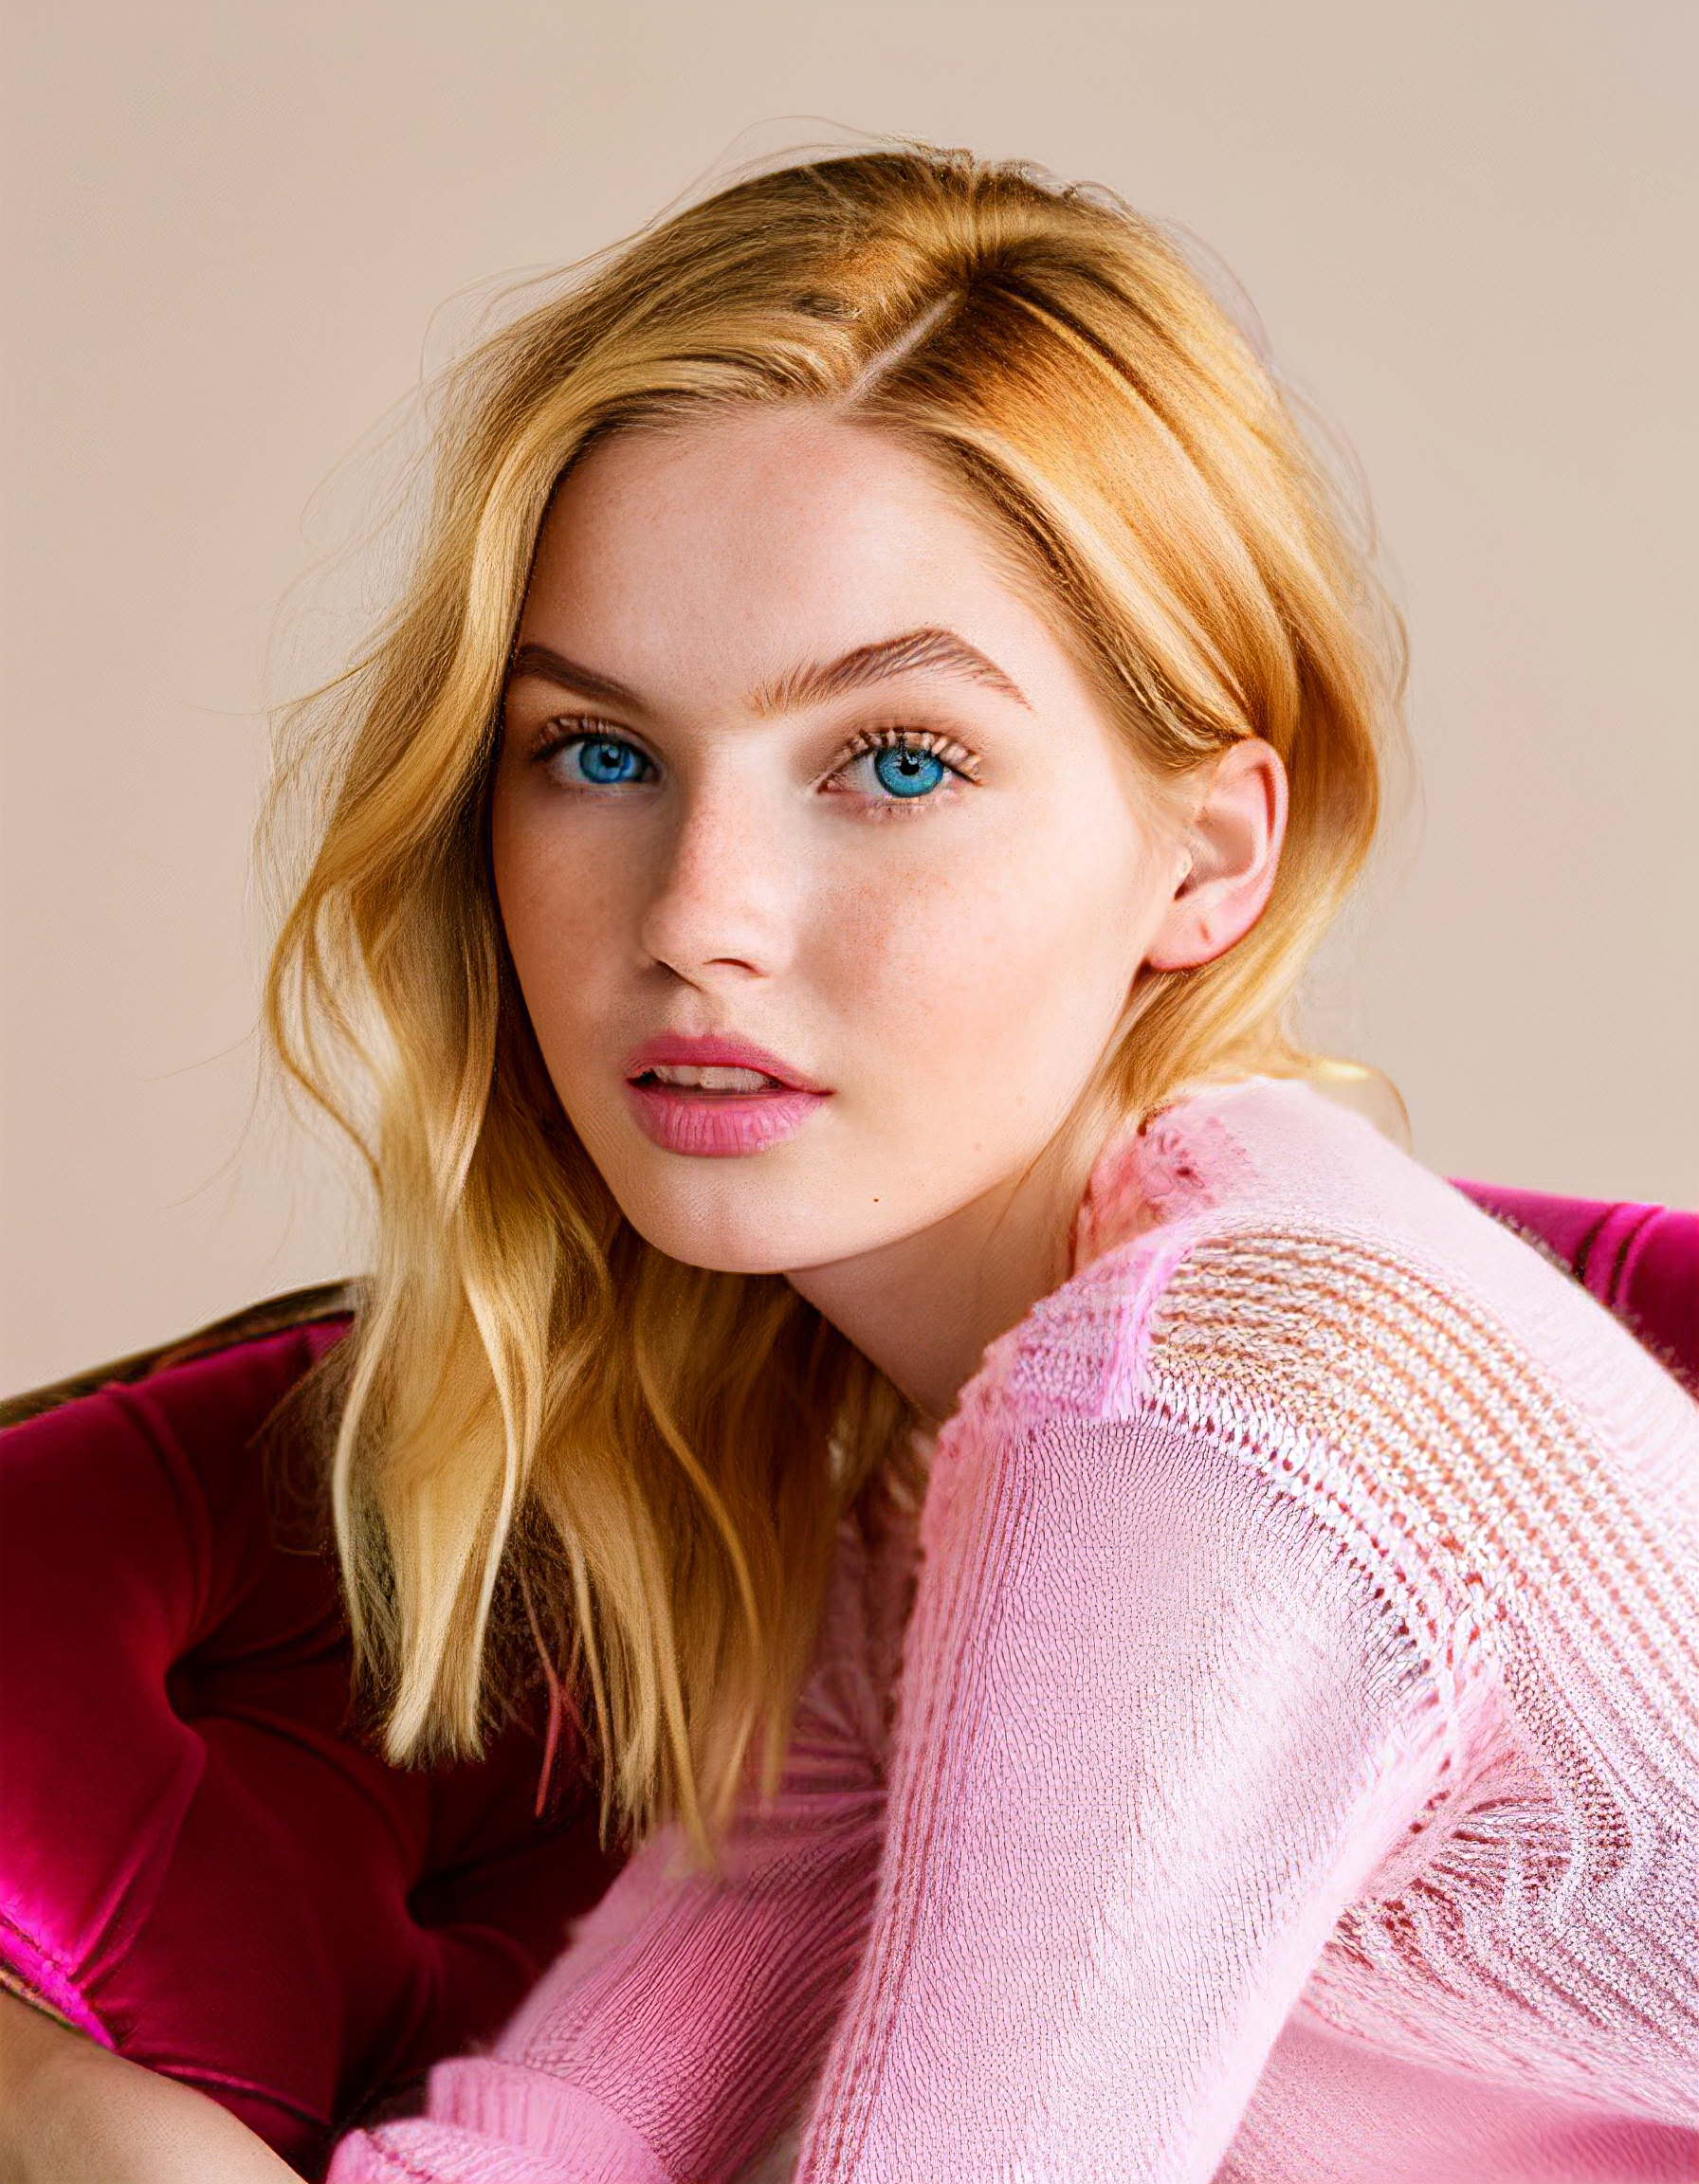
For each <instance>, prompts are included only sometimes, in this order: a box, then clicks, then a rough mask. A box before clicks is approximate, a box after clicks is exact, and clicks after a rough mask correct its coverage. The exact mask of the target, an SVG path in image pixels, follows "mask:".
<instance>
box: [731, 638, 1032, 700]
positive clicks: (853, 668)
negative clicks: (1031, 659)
mask: <svg viewBox="0 0 1699 2184" xmlns="http://www.w3.org/2000/svg"><path fill="white" fill-rule="evenodd" d="M926 669H932V670H935V671H940V672H942V673H943V674H946V675H956V676H959V677H960V678H961V679H962V680H964V681H966V682H969V683H982V684H983V685H984V686H985V688H987V689H989V690H996V691H1000V692H1001V693H1002V695H1003V696H1004V697H1005V698H1013V699H1014V700H1015V701H1016V702H1017V703H1018V704H1021V705H1026V704H1027V700H1026V697H1025V695H1024V694H1023V693H1022V691H1021V690H1020V689H1019V688H1018V687H1017V685H1016V684H1015V683H1013V682H1011V681H1010V679H1009V677H1008V676H1007V675H1005V674H1004V672H1003V670H1002V669H1001V668H1000V667H999V666H998V665H997V664H996V661H995V660H988V659H987V658H986V656H985V654H984V653H983V652H981V651H980V650H979V648H978V647H977V646H975V645H970V644H969V643H968V641H967V639H966V638H965V637H958V636H957V634H956V632H955V630H953V629H909V630H905V631H904V634H903V635H902V636H901V637H883V638H881V639H880V640H879V642H878V643H877V644H875V645H858V646H856V647H855V649H854V651H853V652H845V653H843V654H841V655H840V657H839V658H837V659H836V660H828V661H823V662H820V663H818V664H815V665H813V666H810V667H798V668H794V669H793V670H792V672H791V673H790V674H789V675H786V676H784V677H782V678H781V679H780V680H779V681H778V682H777V683H771V684H769V685H768V686H767V687H766V688H764V689H761V690H758V691H757V692H756V694H755V699H754V710H755V711H756V712H757V713H758V714H762V715H769V714H774V713H788V712H790V711H792V710H793V709H794V708H795V707H796V706H798V705H817V704H819V703H820V702H821V701H823V700H825V699H827V698H836V697H839V696H841V694H842V693H843V692H844V691H846V690H866V689H868V687H869V686H870V685H871V684H873V683H885V682H887V681H889V680H890V678H891V677H892V676H896V675H911V674H917V673H921V672H923V671H924V670H926ZM1027 709H1028V711H1029V712H1030V711H1031V710H1032V708H1031V706H1028V708H1027Z"/></svg>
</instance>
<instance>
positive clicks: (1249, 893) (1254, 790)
mask: <svg viewBox="0 0 1699 2184" xmlns="http://www.w3.org/2000/svg"><path fill="white" fill-rule="evenodd" d="M1286 815H1287V778H1286V768H1285V767H1284V766H1283V765H1282V764H1281V761H1280V755H1279V753H1278V752H1277V751H1276V750H1275V749H1274V748H1273V746H1272V745H1271V744H1269V743H1265V742H1264V741H1263V740H1262V738H1261V737H1254V736H1248V737H1245V738H1244V739H1243V740H1242V741H1241V742H1238V743H1234V744H1233V745H1232V746H1231V747H1230V748H1229V749H1228V750H1227V751H1225V752H1224V753H1223V754H1222V755H1221V756H1220V757H1219V758H1218V759H1217V760H1215V764H1214V767H1213V770H1212V772H1211V774H1210V775H1209V777H1208V781H1207V785H1206V786H1205V788H1204V790H1203V793H1202V795H1201V797H1200V798H1199V800H1198V804H1197V810H1196V811H1195V812H1194V814H1193V817H1192V820H1191V824H1190V826H1189V827H1188V828H1187V831H1186V841H1185V853H1184V856H1183V859H1182V861H1181V864H1180V868H1179V877H1178V880H1177V882H1176V884H1175V889H1174V894H1173V897H1172V899H1171V901H1170V902H1169V904H1168V909H1167V912H1166V914H1165V915H1164V917H1163V919H1162V921H1161V923H1160V925H1159V926H1158V928H1157V932H1156V935H1155V937H1154V938H1153V939H1152V942H1151V945H1150V949H1149V951H1148V953H1147V955H1146V956H1145V961H1146V963H1147V964H1148V965H1149V967H1150V968H1151V969H1152V970H1153V971H1188V970H1193V969H1196V968H1197V965H1199V964H1202V963H1209V962H1213V961H1214V959H1215V957H1216V956H1223V955H1225V954H1226V953H1227V951H1228V949H1230V948H1231V947H1232V946H1233V944H1234V942H1235V941H1237V940H1241V939H1243V938H1244V937H1245V935H1246V934H1247V933H1249V932H1250V930H1251V927H1252V926H1253V925H1254V924H1255V923H1256V921H1257V919H1259V918H1260V917H1261V916H1262V914H1263V911H1264V909H1265V907H1266V906H1267V904H1268V901H1269V897H1270V893H1271V892H1272V890H1273V886H1274V875H1275V873H1276V871H1277V870H1278V868H1279V865H1280V850H1281V845H1282V843H1283V842H1284V840H1285V838H1286Z"/></svg>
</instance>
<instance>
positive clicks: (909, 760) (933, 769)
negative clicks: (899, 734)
mask: <svg viewBox="0 0 1699 2184" xmlns="http://www.w3.org/2000/svg"><path fill="white" fill-rule="evenodd" d="M873 774H874V778H875V779H876V780H877V781H878V783H879V786H880V787H881V788H882V789H885V790H887V791H888V792H889V793H890V794H891V795H893V796H923V795H925V794H926V793H927V792H928V791H929V790H933V789H936V788H937V787H938V785H939V783H940V782H941V780H942V779H943V777H944V764H943V761H942V759H941V758H935V757H934V756H933V755H932V753H931V752H930V751H913V750H910V749H909V748H908V747H907V746H906V745H905V744H902V743H899V744H897V745H895V746H894V747H893V748H892V749H891V750H888V751H881V752H880V754H879V755H878V756H877V757H876V758H875V759H874V761H873Z"/></svg>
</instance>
